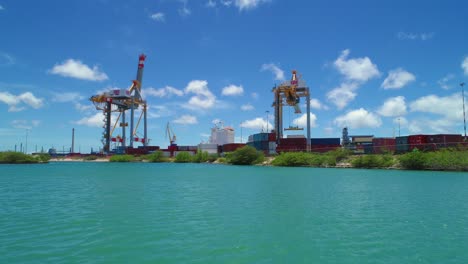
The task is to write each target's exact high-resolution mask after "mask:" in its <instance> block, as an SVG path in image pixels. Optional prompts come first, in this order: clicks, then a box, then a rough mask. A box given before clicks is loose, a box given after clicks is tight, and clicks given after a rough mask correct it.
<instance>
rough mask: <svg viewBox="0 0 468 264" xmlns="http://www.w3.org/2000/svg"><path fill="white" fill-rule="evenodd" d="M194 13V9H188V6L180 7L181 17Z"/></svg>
mask: <svg viewBox="0 0 468 264" xmlns="http://www.w3.org/2000/svg"><path fill="white" fill-rule="evenodd" d="M191 13H192V11H190V9H188V8H187V7H186V6H184V7H182V8H180V9H179V15H180V16H181V17H187V16H189V15H190V14H191Z"/></svg>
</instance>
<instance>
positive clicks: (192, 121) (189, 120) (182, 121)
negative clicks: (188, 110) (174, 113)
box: [173, 115, 198, 125]
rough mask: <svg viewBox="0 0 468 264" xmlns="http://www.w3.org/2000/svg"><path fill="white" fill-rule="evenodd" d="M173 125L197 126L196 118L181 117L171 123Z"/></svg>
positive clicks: (189, 116)
mask: <svg viewBox="0 0 468 264" xmlns="http://www.w3.org/2000/svg"><path fill="white" fill-rule="evenodd" d="M173 123H175V124H182V125H193V124H197V123H198V120H197V117H196V116H192V115H183V116H181V117H179V118H177V119H175V120H174V121H173Z"/></svg>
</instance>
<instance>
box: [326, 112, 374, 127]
mask: <svg viewBox="0 0 468 264" xmlns="http://www.w3.org/2000/svg"><path fill="white" fill-rule="evenodd" d="M334 123H335V124H336V125H337V126H339V127H349V128H355V129H357V128H364V127H369V128H376V127H380V125H381V124H382V120H381V119H380V117H379V116H377V115H376V114H373V113H370V112H368V111H367V110H365V109H363V108H360V109H357V110H353V111H350V112H348V113H347V114H345V115H342V116H339V117H337V118H335V121H334Z"/></svg>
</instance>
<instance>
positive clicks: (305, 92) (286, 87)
mask: <svg viewBox="0 0 468 264" xmlns="http://www.w3.org/2000/svg"><path fill="white" fill-rule="evenodd" d="M272 91H273V94H274V101H273V107H274V109H275V132H276V143H279V139H280V138H283V106H291V107H293V108H294V113H296V114H300V113H301V108H300V106H299V103H300V98H301V97H305V98H306V108H307V113H306V116H307V151H310V93H309V87H307V86H306V83H305V81H303V80H302V78H298V76H297V71H296V70H293V71H292V77H291V80H290V81H286V82H283V83H282V84H281V85H280V86H275V87H273V89H272ZM285 130H302V129H301V128H299V127H289V128H286V129H285Z"/></svg>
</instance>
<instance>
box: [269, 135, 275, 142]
mask: <svg viewBox="0 0 468 264" xmlns="http://www.w3.org/2000/svg"><path fill="white" fill-rule="evenodd" d="M268 141H270V142H273V141H276V133H270V134H268Z"/></svg>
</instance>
